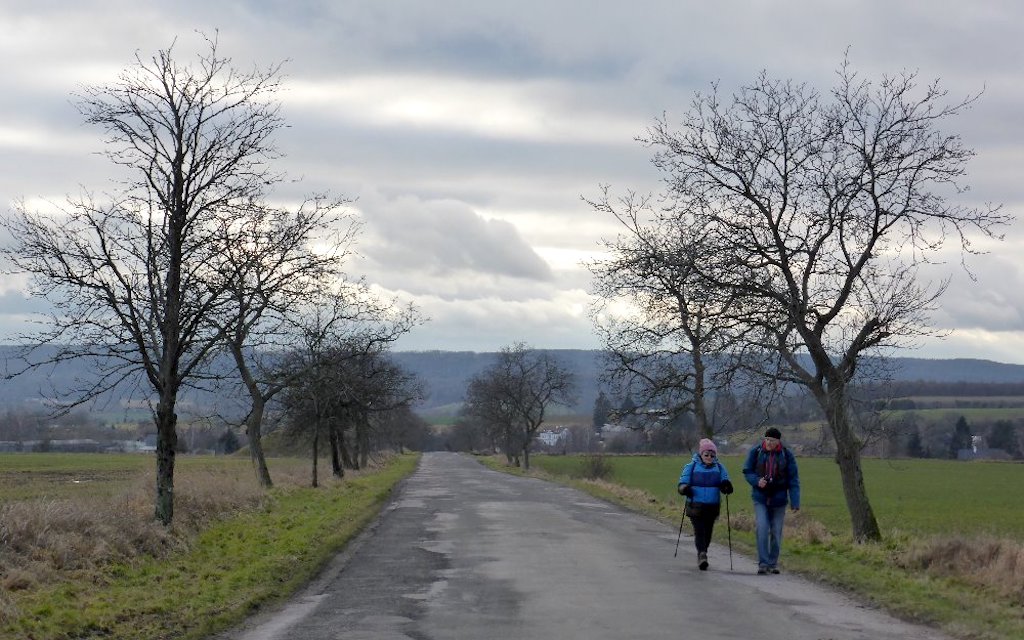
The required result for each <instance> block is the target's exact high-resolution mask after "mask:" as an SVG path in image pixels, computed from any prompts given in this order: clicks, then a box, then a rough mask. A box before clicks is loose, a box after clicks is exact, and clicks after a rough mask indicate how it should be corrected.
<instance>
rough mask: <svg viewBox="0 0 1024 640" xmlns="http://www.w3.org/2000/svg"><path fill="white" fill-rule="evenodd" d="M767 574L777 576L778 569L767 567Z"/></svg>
mask: <svg viewBox="0 0 1024 640" xmlns="http://www.w3.org/2000/svg"><path fill="white" fill-rule="evenodd" d="M768 572H769V573H774V574H776V575H778V573H779V568H778V567H768Z"/></svg>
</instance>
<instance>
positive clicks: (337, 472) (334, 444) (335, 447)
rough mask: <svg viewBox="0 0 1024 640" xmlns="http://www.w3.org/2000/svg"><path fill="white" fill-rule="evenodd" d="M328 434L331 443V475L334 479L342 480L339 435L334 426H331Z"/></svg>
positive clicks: (342, 468) (343, 472)
mask: <svg viewBox="0 0 1024 640" xmlns="http://www.w3.org/2000/svg"><path fill="white" fill-rule="evenodd" d="M328 433H329V434H330V441H331V473H333V474H334V477H335V478H344V477H345V469H344V467H343V466H342V464H341V445H340V443H339V441H340V440H341V434H340V433H338V429H337V427H336V425H331V429H330V431H329V432H328Z"/></svg>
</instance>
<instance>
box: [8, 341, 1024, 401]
mask: <svg viewBox="0 0 1024 640" xmlns="http://www.w3.org/2000/svg"><path fill="white" fill-rule="evenodd" d="M13 350H14V347H10V346H6V347H5V346H0V360H6V359H7V358H8V357H9V356H10V354H11V353H13ZM548 353H550V354H552V355H553V356H555V357H556V358H557V359H558V360H559V361H560V362H561V363H562V365H563V366H565V367H566V368H568V369H569V370H571V371H573V372H574V373H575V374H576V382H577V388H578V390H579V401H578V403H577V406H576V410H577V411H579V412H583V413H589V412H590V410H591V408H592V407H593V405H594V399H595V398H596V397H597V393H598V388H599V386H600V383H599V378H600V374H601V352H600V351H597V350H579V349H555V350H548ZM495 355H496V354H494V353H481V352H473V351H399V352H396V353H393V354H392V356H393V358H394V360H395V362H396V363H397V364H399V365H401V366H402V367H404V368H405V369H406V370H408V371H410V372H411V373H414V374H416V375H417V376H419V378H420V379H421V380H422V381H423V383H424V386H425V387H426V390H427V393H428V397H427V399H426V400H425V402H424V403H423V405H422V406H421V409H431V408H437V407H444V406H446V405H451V404H455V403H458V402H460V401H461V400H462V398H463V394H464V393H465V389H466V384H467V382H468V381H469V379H470V378H472V377H473V376H474V375H476V374H478V373H479V372H480V371H482V370H483V369H484V368H486V367H487V366H489V365H490V364H491V363H492V362H493V361H494V357H495ZM889 364H890V365H891V367H892V369H893V375H894V379H895V380H897V381H922V382H943V383H950V382H965V383H994V384H1006V383H1024V365H1015V364H1005V363H1000V362H992V361H990V360H975V359H952V360H935V359H927V358H895V359H892V360H891V361H890V363H889ZM88 377H89V369H88V366H87V364H85V363H75V362H69V363H63V364H62V365H61V366H60V367H59V368H58V369H55V370H51V371H36V372H33V373H31V374H27V375H23V376H18V377H15V378H12V379H8V380H3V379H0V408H13V407H18V406H24V405H25V404H26V403H33V402H34V403H38V402H39V399H40V398H41V396H42V395H43V394H44V393H45V390H46V389H48V388H49V387H50V386H51V383H52V384H53V385H55V386H58V387H59V386H62V385H65V384H67V383H70V382H71V381H73V380H74V379H75V378H83V379H85V378H88ZM183 399H184V400H186V401H187V402H188V403H190V404H194V405H198V406H213V405H220V404H221V402H222V399H220V398H218V397H217V396H215V395H213V394H209V393H203V392H199V391H194V390H192V391H187V392H186V393H185V394H184V396H183ZM218 408H219V407H218Z"/></svg>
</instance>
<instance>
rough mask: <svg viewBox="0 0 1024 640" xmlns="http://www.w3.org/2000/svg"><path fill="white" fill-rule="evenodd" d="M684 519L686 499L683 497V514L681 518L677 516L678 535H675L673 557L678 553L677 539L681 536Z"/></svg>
mask: <svg viewBox="0 0 1024 640" xmlns="http://www.w3.org/2000/svg"><path fill="white" fill-rule="evenodd" d="M685 520H686V499H685V498H683V516H682V517H681V518H679V535H677V536H676V552H675V553H673V554H672V557H673V558H675V557H676V556H678V555H679V541H680V540H681V539H682V537H683V522H684V521H685Z"/></svg>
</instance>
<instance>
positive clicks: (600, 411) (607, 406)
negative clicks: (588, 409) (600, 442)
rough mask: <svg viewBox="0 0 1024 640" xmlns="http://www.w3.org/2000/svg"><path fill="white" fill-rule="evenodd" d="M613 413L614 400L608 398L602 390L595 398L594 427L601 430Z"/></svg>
mask: <svg viewBox="0 0 1024 640" xmlns="http://www.w3.org/2000/svg"><path fill="white" fill-rule="evenodd" d="M611 413H612V401H611V400H609V399H608V396H606V395H605V394H604V391H601V392H599V393H598V394H597V399H596V400H594V429H595V430H597V431H600V430H601V428H602V427H603V426H604V425H606V424H608V417H609V416H610V415H611Z"/></svg>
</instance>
